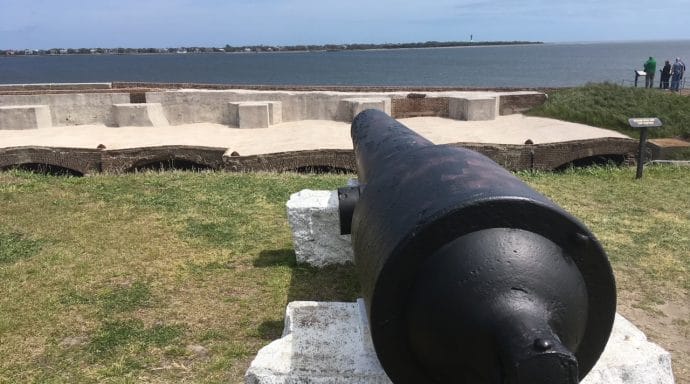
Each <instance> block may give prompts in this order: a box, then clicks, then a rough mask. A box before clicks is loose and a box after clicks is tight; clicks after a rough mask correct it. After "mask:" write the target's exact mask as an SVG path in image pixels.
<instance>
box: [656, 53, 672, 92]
mask: <svg viewBox="0 0 690 384" xmlns="http://www.w3.org/2000/svg"><path fill="white" fill-rule="evenodd" d="M670 79H671V63H670V62H669V61H668V60H666V61H665V62H664V68H662V69H661V79H660V81H659V88H662V89H668V82H669V80H670Z"/></svg>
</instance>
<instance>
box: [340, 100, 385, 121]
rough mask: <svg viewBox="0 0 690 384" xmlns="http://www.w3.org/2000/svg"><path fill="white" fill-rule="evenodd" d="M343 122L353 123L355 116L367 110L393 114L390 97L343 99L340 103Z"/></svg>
mask: <svg viewBox="0 0 690 384" xmlns="http://www.w3.org/2000/svg"><path fill="white" fill-rule="evenodd" d="M340 109H341V111H342V114H341V119H340V120H343V121H352V120H354V118H355V116H357V115H358V114H359V113H360V112H362V111H364V110H366V109H378V110H381V111H383V112H385V113H387V114H389V115H390V114H391V99H390V97H357V98H349V99H342V100H341V101H340Z"/></svg>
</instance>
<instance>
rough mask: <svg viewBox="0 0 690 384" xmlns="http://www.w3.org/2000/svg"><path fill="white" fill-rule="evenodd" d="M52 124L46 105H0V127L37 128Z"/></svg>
mask: <svg viewBox="0 0 690 384" xmlns="http://www.w3.org/2000/svg"><path fill="white" fill-rule="evenodd" d="M52 126H53V122H52V119H51V118H50V108H49V107H48V106H47V105H13V106H5V107H0V129H17V130H20V129H21V130H23V129H38V128H49V127H52Z"/></svg>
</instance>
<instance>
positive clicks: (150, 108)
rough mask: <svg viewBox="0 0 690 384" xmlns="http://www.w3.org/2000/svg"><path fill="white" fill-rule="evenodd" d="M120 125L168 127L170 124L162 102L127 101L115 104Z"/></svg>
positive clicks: (118, 124) (115, 114) (116, 121)
mask: <svg viewBox="0 0 690 384" xmlns="http://www.w3.org/2000/svg"><path fill="white" fill-rule="evenodd" d="M113 117H114V119H115V125H116V126H118V127H167V126H168V125H170V124H169V123H168V119H167V118H166V117H165V114H164V113H163V107H162V106H161V104H160V103H125V104H114V105H113Z"/></svg>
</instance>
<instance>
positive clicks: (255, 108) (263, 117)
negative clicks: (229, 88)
mask: <svg viewBox="0 0 690 384" xmlns="http://www.w3.org/2000/svg"><path fill="white" fill-rule="evenodd" d="M228 108H229V110H230V124H231V125H233V126H235V127H238V128H268V126H269V125H273V124H279V123H282V122H283V106H282V103H281V102H280V101H241V102H231V103H228Z"/></svg>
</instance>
